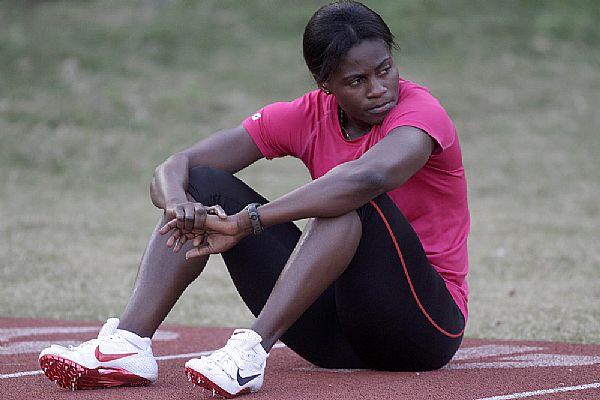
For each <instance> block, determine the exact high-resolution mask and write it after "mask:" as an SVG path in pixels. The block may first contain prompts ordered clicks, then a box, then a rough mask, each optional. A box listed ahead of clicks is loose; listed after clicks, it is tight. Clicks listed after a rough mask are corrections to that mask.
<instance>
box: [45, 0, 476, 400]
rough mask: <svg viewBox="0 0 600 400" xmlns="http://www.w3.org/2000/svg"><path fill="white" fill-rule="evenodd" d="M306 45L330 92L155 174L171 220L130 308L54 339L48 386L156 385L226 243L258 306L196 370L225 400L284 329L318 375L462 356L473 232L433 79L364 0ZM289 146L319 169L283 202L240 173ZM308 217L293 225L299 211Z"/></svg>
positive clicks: (206, 143)
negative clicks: (177, 315) (90, 335)
mask: <svg viewBox="0 0 600 400" xmlns="http://www.w3.org/2000/svg"><path fill="white" fill-rule="evenodd" d="M303 46H304V58H305V60H306V63H307V66H308V68H309V70H310V72H311V73H312V74H313V76H314V78H315V81H316V83H317V85H318V87H319V89H317V90H314V91H312V92H310V93H307V94H305V95H304V96H302V97H300V98H298V99H296V100H294V101H292V102H285V103H275V104H271V105H268V106H266V107H264V108H263V109H261V110H259V111H258V112H256V113H254V114H253V115H252V116H250V117H248V118H247V119H246V120H244V121H243V122H242V124H241V125H240V126H238V127H236V128H233V129H227V130H223V131H220V132H218V133H216V134H214V135H212V136H211V137H209V138H207V139H205V140H202V141H200V142H198V143H197V144H195V145H193V146H192V147H190V148H188V149H187V150H184V151H182V152H181V153H178V154H175V155H173V156H171V157H169V159H167V161H165V162H164V163H163V164H162V165H160V166H159V167H158V168H157V169H156V171H155V174H154V179H153V181H152V185H151V197H152V201H153V203H154V204H155V205H156V206H157V207H159V208H161V209H164V210H165V216H164V218H163V219H162V220H161V221H160V222H159V224H158V225H157V227H156V229H155V231H154V233H153V235H152V237H151V239H150V242H149V244H148V247H147V249H146V252H145V254H144V257H143V259H142V263H141V266H140V270H139V274H138V278H137V281H136V285H135V288H134V291H133V294H132V296H131V299H130V301H129V303H128V305H127V308H126V310H125V312H124V314H123V316H122V317H121V319H120V321H119V320H118V319H110V320H109V321H107V323H106V324H105V326H104V327H103V328H102V330H101V332H100V334H99V336H98V339H94V340H91V341H89V342H86V343H84V344H82V345H81V346H78V347H76V348H71V349H65V348H62V347H58V346H53V347H51V348H49V349H46V350H44V351H43V352H42V353H41V354H40V363H41V365H42V368H43V369H44V371H45V372H46V375H47V376H48V377H50V379H52V380H56V381H57V382H58V383H59V384H60V385H62V386H64V387H72V388H75V389H76V388H84V387H103V386H112V385H142V384H147V383H150V382H152V381H154V380H156V376H157V367H156V362H155V360H154V357H153V356H152V350H151V343H150V339H149V338H150V337H151V336H152V334H153V333H154V332H155V330H156V329H157V328H158V326H159V325H160V323H161V322H162V321H163V319H164V318H165V317H166V315H167V313H168V312H169V311H170V310H171V308H172V307H173V305H174V304H175V302H176V301H177V299H178V298H179V296H180V295H181V294H182V293H183V291H184V290H185V288H186V287H187V285H189V284H190V283H191V282H192V281H194V280H195V279H196V277H197V276H198V275H199V274H200V272H201V271H202V269H203V268H204V266H205V265H206V262H207V259H208V256H209V255H210V254H215V253H221V254H222V255H223V258H224V260H225V263H226V265H227V268H228V270H229V273H230V275H231V277H232V279H233V282H234V284H235V286H236V288H237V290H238V291H239V293H240V294H241V296H242V298H243V300H244V302H245V303H246V304H247V305H248V307H249V308H250V310H251V311H252V313H253V314H254V315H255V316H257V319H256V321H255V322H254V324H253V325H252V326H251V327H250V329H238V330H236V331H234V333H233V335H232V336H231V338H230V339H229V341H228V342H227V344H226V345H225V346H224V347H223V348H222V349H220V350H218V351H216V352H214V353H213V354H212V355H210V356H207V357H202V358H200V359H192V360H189V361H188V362H187V363H186V373H187V374H188V376H189V377H190V378H191V379H192V380H193V382H194V383H196V384H198V385H200V386H202V387H204V388H207V389H211V390H215V391H216V392H217V393H219V394H220V395H222V396H224V397H232V396H235V395H238V394H241V393H246V392H249V391H257V390H259V389H260V388H261V386H262V383H263V374H264V369H265V365H266V359H267V355H268V352H269V350H270V349H271V348H272V346H273V345H274V343H275V342H276V341H277V340H281V341H283V342H284V343H285V344H286V345H287V346H288V347H289V348H291V349H292V350H294V351H295V352H297V353H298V354H299V355H300V356H302V357H304V358H305V359H306V360H308V361H310V362H312V363H314V364H316V365H318V366H321V367H325V368H372V369H377V370H388V371H421V370H431V369H436V368H440V367H441V366H443V365H445V364H446V363H447V362H448V361H449V360H450V359H451V358H452V356H453V355H454V353H455V352H456V350H457V349H458V347H459V345H460V342H461V339H462V335H463V331H464V326H465V321H466V316H467V284H466V281H465V277H466V274H467V269H468V266H467V247H466V246H467V235H468V231H469V213H468V207H467V194H466V181H465V176H464V170H463V166H462V160H461V151H460V147H459V143H458V139H457V136H456V132H455V129H454V126H453V124H452V122H451V120H450V119H449V117H448V115H447V114H446V112H445V111H444V109H443V108H442V107H441V105H440V104H439V102H438V101H437V100H436V99H435V98H434V97H433V96H432V95H431V94H430V93H429V92H428V91H427V89H425V88H423V87H421V86H419V85H417V84H415V83H412V82H409V81H407V80H404V79H402V78H400V77H399V74H398V70H397V68H396V66H395V64H394V59H393V56H392V50H393V48H394V47H395V44H394V40H393V36H392V34H391V32H390V30H389V28H388V27H387V25H386V24H385V22H384V21H383V20H382V19H381V17H380V16H379V15H377V14H376V13H375V12H373V11H372V10H370V9H369V8H367V7H366V6H364V5H362V4H360V3H356V2H351V1H341V2H336V3H332V4H329V5H326V6H324V7H322V8H321V9H319V10H318V11H317V12H316V13H315V14H314V15H313V17H312V18H311V20H310V21H309V22H308V25H307V26H306V29H305V32H304V43H303ZM231 149H235V151H231ZM224 154H227V156H226V157H225V156H224ZM285 155H291V156H294V157H298V158H300V159H301V160H302V161H303V162H304V164H305V165H306V166H307V167H308V169H309V171H310V173H311V176H312V178H313V180H312V182H310V183H308V184H306V185H304V186H302V187H300V188H298V189H296V190H294V191H292V192H290V193H288V194H287V195H285V196H283V197H281V198H279V199H277V200H275V201H272V202H268V201H267V200H266V199H265V198H263V197H262V196H260V195H259V194H258V193H256V192H255V191H254V190H252V189H251V188H250V187H248V186H247V185H246V184H244V183H243V182H242V181H240V180H239V179H237V178H236V177H234V176H233V175H232V174H233V173H235V172H237V171H239V170H241V169H243V168H245V167H247V166H248V165H250V164H252V163H253V162H255V161H257V160H258V159H260V158H262V157H266V158H268V159H271V158H275V157H281V156H285ZM304 218H310V221H309V223H308V224H307V226H306V229H305V230H304V232H300V230H299V229H298V228H297V227H296V226H295V225H294V224H293V222H292V221H295V220H298V219H304ZM169 247H170V248H172V250H173V251H170V250H168V248H169ZM182 249H184V250H185V251H180V250H182ZM184 253H185V257H184ZM99 368H101V369H102V370H103V372H102V375H100V372H98V371H99Z"/></svg>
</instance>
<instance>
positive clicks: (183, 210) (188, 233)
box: [159, 201, 227, 253]
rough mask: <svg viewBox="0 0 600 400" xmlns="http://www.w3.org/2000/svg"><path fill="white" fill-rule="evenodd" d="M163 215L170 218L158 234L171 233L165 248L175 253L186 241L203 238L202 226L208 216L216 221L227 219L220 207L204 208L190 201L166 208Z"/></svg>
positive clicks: (203, 229) (203, 230) (203, 228)
mask: <svg viewBox="0 0 600 400" xmlns="http://www.w3.org/2000/svg"><path fill="white" fill-rule="evenodd" d="M165 215H166V216H167V218H170V221H169V222H168V223H166V224H165V225H164V226H163V227H162V228H160V230H159V233H160V234H161V235H165V234H167V233H169V232H170V233H171V237H169V239H168V240H167V247H169V248H171V247H172V248H173V252H175V253H177V252H178V251H179V250H181V248H182V247H183V245H184V244H185V243H186V242H187V241H188V240H191V239H194V238H195V239H200V240H202V239H203V238H204V234H205V227H204V224H205V221H206V218H207V216H208V215H211V216H214V218H217V219H226V218H227V214H226V213H225V211H224V210H223V208H221V206H220V205H214V206H210V207H206V206H204V205H202V204H200V203H197V202H192V201H186V202H182V203H177V204H174V205H172V206H167V209H166V210H165Z"/></svg>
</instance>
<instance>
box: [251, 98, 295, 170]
mask: <svg viewBox="0 0 600 400" xmlns="http://www.w3.org/2000/svg"><path fill="white" fill-rule="evenodd" d="M304 114H305V112H304V108H303V107H302V102H301V101H300V99H298V100H295V101H293V102H281V103H273V104H269V105H268V106H266V107H263V108H261V109H260V110H258V111H257V112H255V113H254V114H252V115H250V116H249V117H248V118H246V119H245V120H244V121H243V122H242V126H243V127H244V128H245V129H246V131H247V132H248V134H249V135H250V137H251V138H252V140H254V143H256V146H257V147H258V148H259V150H260V151H261V153H262V154H263V156H264V157H265V158H267V159H269V160H270V159H273V158H278V157H283V156H287V155H291V156H294V157H299V155H300V153H301V151H302V132H303V126H304V124H303V122H305V117H304Z"/></svg>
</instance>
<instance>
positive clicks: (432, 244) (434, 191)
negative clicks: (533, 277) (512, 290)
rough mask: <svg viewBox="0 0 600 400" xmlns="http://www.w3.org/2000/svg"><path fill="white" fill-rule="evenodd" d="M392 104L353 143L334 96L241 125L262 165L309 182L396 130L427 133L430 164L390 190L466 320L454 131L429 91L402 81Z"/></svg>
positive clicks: (272, 110)
mask: <svg viewBox="0 0 600 400" xmlns="http://www.w3.org/2000/svg"><path fill="white" fill-rule="evenodd" d="M399 94H400V95H399V98H398V104H397V105H396V107H394V108H393V109H392V110H391V111H390V112H389V113H388V115H386V117H385V119H384V120H383V122H382V123H381V125H374V126H373V127H372V128H371V131H370V132H369V133H367V134H366V135H364V136H361V137H360V138H358V139H355V140H350V141H349V140H346V139H344V137H343V136H342V132H341V129H340V125H339V120H338V115H337V101H336V99H335V97H334V96H331V95H326V94H325V93H323V92H322V91H320V90H315V91H312V92H309V93H307V94H305V95H304V96H302V97H299V98H298V99H296V100H294V101H292V102H283V103H274V104H270V105H268V106H266V107H264V108H262V109H260V110H259V111H257V112H256V113H255V114H253V115H252V116H250V117H248V118H246V119H245V120H244V121H243V123H242V125H243V126H244V128H246V130H247V131H248V133H249V134H250V136H251V137H252V139H253V140H254V142H255V143H256V145H257V146H258V148H259V149H260V151H261V152H262V154H263V155H264V156H265V157H266V158H267V159H272V158H276V157H283V156H287V155H291V156H294V157H296V158H299V159H301V160H302V161H303V162H304V165H306V167H307V168H308V170H309V171H310V174H311V176H312V178H313V179H317V178H319V177H321V176H323V175H325V174H326V173H327V172H328V171H329V170H331V169H332V168H334V167H335V166H337V165H339V164H342V163H344V162H347V161H351V160H355V159H357V158H360V156H362V155H363V154H364V153H365V152H366V151H368V150H369V149H370V148H371V147H372V146H374V145H375V144H376V143H377V142H378V141H380V140H381V139H382V138H383V137H385V136H386V135H387V134H388V133H389V132H390V131H391V130H393V129H394V128H397V127H399V126H405V125H408V126H413V127H416V128H419V129H421V130H423V131H425V132H427V133H428V134H429V135H430V136H431V137H432V138H433V139H434V140H435V141H436V142H437V145H436V148H435V150H434V151H433V154H432V155H431V157H429V160H428V161H427V163H426V164H425V166H423V168H421V169H420V170H419V171H417V172H416V173H415V174H414V175H413V176H412V177H411V178H410V179H409V180H407V181H406V182H405V183H404V184H403V185H402V186H400V187H398V188H396V189H394V190H392V191H390V192H388V195H389V196H390V198H391V199H392V200H393V201H394V203H395V204H396V205H397V206H398V209H400V211H402V213H403V214H404V216H405V217H406V218H407V219H408V221H409V222H410V224H411V225H412V227H413V229H414V230H415V232H416V233H417V235H418V236H419V239H420V240H421V243H422V244H423V248H424V249H425V253H426V254H427V258H428V259H429V262H430V263H431V265H432V266H433V267H434V268H435V269H436V271H437V272H438V273H439V274H440V276H441V277H442V278H443V279H444V282H445V283H446V287H447V288H448V290H449V292H450V294H451V295H452V298H453V299H454V301H455V302H456V304H457V305H458V307H459V308H460V310H461V311H462V313H463V315H464V316H465V319H466V318H467V313H468V310H467V295H468V286H467V282H466V276H467V271H468V268H469V267H468V258H467V236H468V233H469V224H470V218H469V209H468V204H467V183H466V179H465V172H464V168H463V164H462V156H461V151H460V145H459V143H458V137H457V135H456V129H455V128H454V125H453V123H452V121H451V120H450V118H449V117H448V114H447V113H446V111H445V110H444V109H443V108H442V106H441V105H440V103H439V102H438V100H437V99H436V98H434V97H433V96H432V95H431V94H430V93H429V91H428V90H427V88H425V87H422V86H419V85H417V84H415V83H413V82H410V81H407V80H404V79H400V86H399Z"/></svg>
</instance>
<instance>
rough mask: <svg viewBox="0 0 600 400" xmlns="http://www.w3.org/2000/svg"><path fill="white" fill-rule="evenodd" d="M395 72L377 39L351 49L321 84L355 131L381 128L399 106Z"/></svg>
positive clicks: (380, 42) (390, 57)
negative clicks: (363, 128)
mask: <svg viewBox="0 0 600 400" xmlns="http://www.w3.org/2000/svg"><path fill="white" fill-rule="evenodd" d="M398 78H399V76H398V69H397V68H396V66H395V65H394V59H393V58H392V54H391V51H390V49H389V47H388V45H387V44H386V43H385V42H384V41H383V40H379V39H375V40H363V41H362V42H360V43H359V44H357V45H355V46H354V47H352V48H351V49H350V50H349V51H348V53H347V54H346V56H345V57H344V59H343V60H342V62H341V64H340V66H339V68H338V69H337V71H336V72H335V73H333V74H332V76H331V77H330V78H329V80H328V81H327V82H325V83H323V84H322V86H323V87H324V88H326V89H329V90H330V91H331V93H332V94H333V95H335V97H336V99H337V101H338V104H339V105H340V106H341V107H342V109H343V110H344V112H345V113H346V115H347V116H348V117H349V118H350V120H351V121H352V122H354V123H355V124H356V125H358V127H366V126H371V125H375V124H380V123H381V122H382V121H383V119H384V118H385V116H386V115H387V114H388V113H389V112H390V110H391V109H392V108H393V107H394V106H395V105H396V103H397V102H398Z"/></svg>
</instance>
